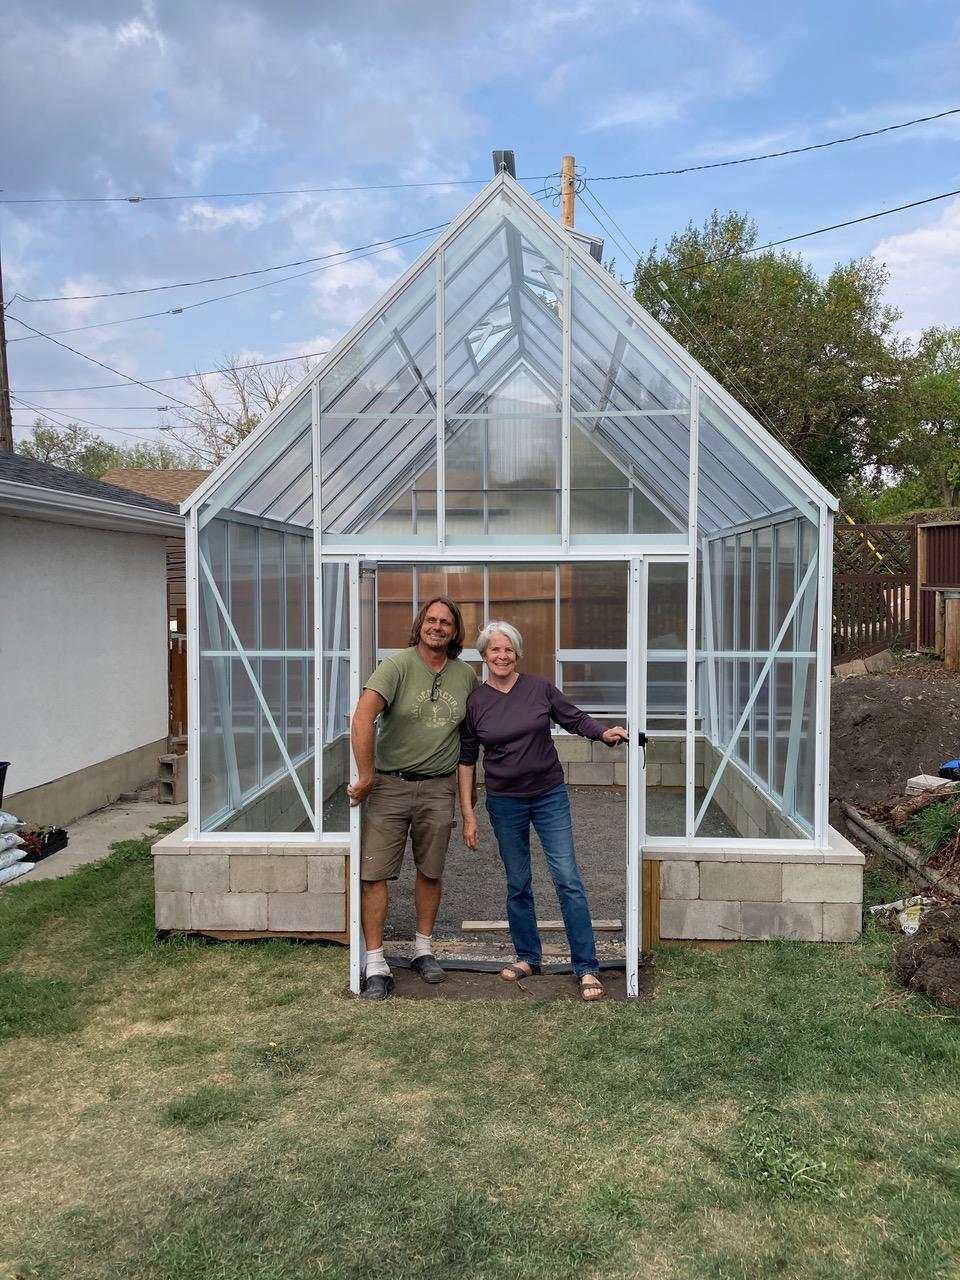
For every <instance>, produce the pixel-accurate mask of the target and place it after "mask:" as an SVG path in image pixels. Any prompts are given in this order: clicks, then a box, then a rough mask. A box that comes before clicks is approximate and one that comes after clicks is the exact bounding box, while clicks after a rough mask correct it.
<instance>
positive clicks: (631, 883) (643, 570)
mask: <svg viewBox="0 0 960 1280" xmlns="http://www.w3.org/2000/svg"><path fill="white" fill-rule="evenodd" d="M627 591H628V595H627V725H626V727H627V729H628V730H629V733H630V740H629V742H628V744H627V912H626V917H627V918H626V930H625V933H626V979H627V995H628V996H638V995H639V994H640V973H639V970H640V951H641V948H642V946H643V937H642V929H641V923H640V922H641V911H640V908H641V901H640V896H641V887H640V869H641V864H642V846H643V840H644V830H645V825H644V814H645V809H646V786H645V784H644V777H643V768H644V764H645V763H646V741H647V737H646V701H647V699H646V685H647V680H646V670H647V654H646V649H647V628H646V614H647V608H646V605H647V567H646V565H645V564H644V562H643V561H642V560H639V559H633V560H631V561H630V578H629V582H628V587H627Z"/></svg>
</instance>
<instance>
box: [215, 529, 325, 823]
mask: <svg viewBox="0 0 960 1280" xmlns="http://www.w3.org/2000/svg"><path fill="white" fill-rule="evenodd" d="M198 555H199V560H200V568H201V570H202V572H203V576H204V577H205V578H206V580H207V584H208V585H209V587H210V592H211V594H212V595H213V598H214V600H216V602H217V609H218V610H219V611H220V616H221V617H222V618H223V622H224V626H225V627H226V628H227V630H228V631H229V633H230V638H231V639H232V640H233V643H234V644H235V645H236V646H237V657H238V658H239V659H240V661H241V662H242V663H243V666H244V670H245V671H246V673H247V678H248V679H249V681H250V685H251V687H252V689H253V692H254V695H255V696H256V699H257V701H258V702H259V703H260V710H261V711H262V712H263V714H264V717H265V719H266V721H267V724H268V725H269V726H270V732H271V733H272V734H273V736H274V740H275V741H276V744H277V747H278V748H279V751H280V754H281V756H282V757H283V763H284V764H285V765H286V766H287V772H288V773H289V774H290V778H291V780H292V782H293V785H294V787H295V788H296V791H297V795H298V796H299V797H300V800H301V802H302V803H303V807H304V810H305V811H306V814H307V817H308V818H309V819H310V825H311V826H312V827H313V829H314V831H316V829H317V819H316V815H315V814H314V812H313V806H312V805H311V804H310V801H309V800H308V799H307V793H306V792H305V791H304V789H303V784H302V783H301V781H300V779H299V777H298V776H297V771H296V769H295V768H294V767H293V761H292V760H291V759H290V755H289V753H288V751H287V744H286V743H285V742H284V740H283V738H282V736H281V734H280V730H279V729H278V728H277V725H276V721H275V720H274V718H273V716H272V714H271V712H270V707H269V706H268V704H267V700H266V698H265V697H264V696H263V690H262V689H261V688H260V683H259V681H258V680H257V678H256V676H255V675H254V674H253V667H251V665H250V659H249V658H248V657H247V655H246V653H245V652H244V648H243V645H242V644H241V643H240V637H239V636H238V635H237V631H236V628H235V627H234V625H233V620H232V619H231V617H230V614H229V613H228V612H227V606H226V605H225V604H224V602H223V596H222V595H221V594H220V592H219V590H218V589H217V584H216V581H215V580H214V577H213V574H212V573H211V572H210V566H209V565H208V564H207V561H206V558H205V556H204V554H203V552H202V551H200V552H198Z"/></svg>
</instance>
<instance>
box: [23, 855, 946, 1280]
mask: <svg viewBox="0 0 960 1280" xmlns="http://www.w3.org/2000/svg"><path fill="white" fill-rule="evenodd" d="M151 873H152V868H151V863H150V858H149V847H148V842H146V841H142V842H134V843H128V844H122V845H117V846H115V849H114V852H113V854H112V856H111V858H110V859H109V860H108V861H107V862H106V863H103V864H101V865H99V866H96V867H90V868H86V869H83V870H81V871H79V872H77V873H76V874H74V875H72V876H71V877H69V878H68V879H65V880H58V881H40V882H37V883H31V884H26V885H22V886H20V887H19V888H13V889H11V890H9V891H6V892H4V893H3V894H2V895H0V1077H2V1080H3V1088H2V1101H0V1186H2V1199H0V1277H3V1280H8V1278H9V1277H14V1276H18V1277H30V1278H40V1277H42V1278H44V1280H70V1278H72V1277H84V1278H86V1277H91V1278H92V1277H110V1278H111V1280H112V1278H113V1277H118V1278H119V1277H124V1278H126V1277H131V1278H132V1277H137V1278H139V1280H161V1278H162V1280H168V1278H169V1280H174V1278H176V1280H193V1278H194V1277H196V1278H199V1277H203V1278H204V1280H238V1278H239V1277H257V1280H281V1278H282V1280H290V1278H292V1277H307V1276H311V1277H312V1276H329V1277H368V1276H380V1275H383V1276H386V1277H390V1278H391V1280H405V1278H407V1277H417V1278H425V1277H436V1278H437V1280H439V1278H440V1277H443V1278H444V1280H447V1278H448V1277H461V1276H462V1277H469V1278H470V1280H487V1278H490V1280H494V1278H497V1280H499V1278H501V1277H502V1278H503V1280H513V1278H514V1277H537V1278H538V1280H542V1278H546V1277H570V1276H585V1277H634V1276H638V1277H646V1276H651V1277H653V1276H656V1277H658V1278H665V1280H670V1278H672V1277H713V1278H715V1280H752V1278H753V1277H756V1278H757V1280H760V1278H763V1280H766V1278H767V1277H777V1276H782V1277H794V1276H795V1277H811V1278H812V1277H818V1278H819V1277H843V1278H844V1280H852V1278H855V1277H870V1280H882V1278H884V1277H890V1280H894V1278H896V1280H905V1278H907V1277H909V1278H910V1280H914V1278H915V1277H928V1276H931V1277H933V1276H945V1277H946V1276H957V1275H958V1274H960V1173H958V1158H957V1157H958V1152H960V1088H958V1084H960V1022H957V1021H956V1020H953V1021H951V1020H948V1019H947V1018H945V1016H944V1014H945V1011H944V1010H943V1009H941V1008H939V1007H937V1006H935V1005H933V1004H931V1003H929V1002H928V1001H926V1000H925V999H924V998H922V997H917V996H912V995H907V994H906V993H903V992H900V991H899V990H898V989H897V988H895V987H894V985H893V984H892V979H891V975H890V956H891V950H892V946H893V938H892V936H891V935H890V934H888V933H882V932H880V931H878V930H876V929H875V928H873V927H871V929H870V931H869V932H868V933H867V935H866V937H865V938H864V940H863V941H862V942H861V943H858V944H856V945H852V946H816V945H809V944H799V943H798V944H772V943H768V944H755V945H748V944H744V945H742V946H736V947H730V948H728V949H726V950H723V951H703V950H695V949H692V948H680V947H677V948H664V949H662V950H661V951H660V952H659V953H658V955H657V957H656V966H657V974H658V980H657V995H656V998H655V1000H654V1001H653V1002H650V1003H643V1004H631V1005H625V1004H619V1005H617V1004H613V1003H612V1002H609V1003H605V1004H603V1005H600V1006H598V1007H587V1006H585V1005H582V1004H578V1003H573V1002H571V1003H569V1004H568V1003H566V1002H555V1003H548V1004H543V1005H537V1006H526V1005H517V1004H512V1003H507V1004H502V1005H501V1004H496V1003H489V1004H487V1003H463V1004H457V1003H454V1002H446V1001H429V1002H402V1001H392V1002H388V1003H387V1004H385V1005H368V1004H365V1003H363V1002H358V1001H353V1000H351V999H348V998H344V996H343V994H342V993H343V989H344V986H345V982H346V971H347V957H346V953H345V952H344V951H343V950H341V949H339V948H333V947H320V946H296V945H290V944H286V943H281V942H271V943H267V944H263V945H248V946H242V945H227V946H214V945H204V944H202V943H198V942H191V941H186V942H185V941H177V940H169V941H167V942H164V943H160V944H158V943H157V942H156V941H155V938H154V932H153V914H152V911H153V908H152V882H151ZM869 889H870V892H871V894H872V900H874V901H878V900H879V901H883V900H887V899H888V898H889V897H892V896H896V892H898V891H899V886H898V885H897V884H896V883H895V882H892V881H891V880H890V879H889V878H887V879H886V880H885V881H883V880H882V879H881V877H879V876H875V877H874V878H873V882H872V883H871V884H870V886H869Z"/></svg>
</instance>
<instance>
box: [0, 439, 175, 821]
mask: <svg viewBox="0 0 960 1280" xmlns="http://www.w3.org/2000/svg"><path fill="white" fill-rule="evenodd" d="M128 499H132V495H128V494H124V493H123V491H121V490H118V489H112V488H111V487H109V486H105V485H100V484H98V483H97V482H92V481H87V480H85V479H83V478H81V477H76V476H73V475H71V474H70V473H65V472H63V471H61V470H60V469H59V468H54V467H50V466H46V465H45V464H36V463H28V462H27V460H25V459H20V458H18V457H16V456H11V455H6V457H5V458H4V459H3V463H2V465H0V548H2V554H0V760H8V761H9V762H10V768H9V771H8V773H7V778H6V789H5V796H4V808H6V809H9V810H11V811H12V812H14V813H16V814H17V816H18V817H19V818H21V819H23V820H25V821H31V822H44V823H51V824H66V823H69V822H71V821H72V820H73V819H75V818H77V817H79V816H81V815H82V814H84V813H89V812H90V811H91V810H93V809H96V808H99V807H101V806H102V805H104V804H108V803H110V802H111V801H113V800H115V799H116V798H117V796H118V795H119V794H120V792H121V791H126V790H130V789H132V788H134V787H137V786H139V785H141V784H142V783H143V782H145V781H148V780H149V779H151V778H153V777H156V772H157V756H158V755H160V754H162V753H163V752H164V751H165V750H166V745H167V726H168V696H169V695H168V678H167V663H168V659H167V644H168V641H167V608H166V557H167V549H166V538H167V536H169V535H170V534H172V533H174V532H175V529H176V523H177V520H178V518H177V517H176V516H175V514H174V513H172V512H171V511H170V509H169V508H168V507H166V505H165V504H163V503H158V502H155V501H152V500H150V499H137V500H134V501H138V502H146V503H150V506H149V507H147V508H142V509H138V508H137V507H135V506H129V505H127V501H128ZM18 510H22V511H23V514H22V515H21V514H16V512H17V511H18Z"/></svg>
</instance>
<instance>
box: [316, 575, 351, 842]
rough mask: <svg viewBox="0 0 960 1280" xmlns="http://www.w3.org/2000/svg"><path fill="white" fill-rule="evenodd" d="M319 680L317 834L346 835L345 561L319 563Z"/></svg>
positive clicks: (347, 581) (347, 690)
mask: <svg viewBox="0 0 960 1280" xmlns="http://www.w3.org/2000/svg"><path fill="white" fill-rule="evenodd" d="M321 574H322V590H323V594H322V601H323V619H322V623H323V629H322V630H323V634H322V642H323V675H322V680H321V686H322V688H321V716H322V720H321V738H322V742H323V760H322V762H321V778H322V785H323V804H322V806H321V814H320V822H321V830H322V831H324V832H325V833H326V834H331V833H332V834H338V835H339V834H345V833H346V832H347V831H348V830H349V826H350V817H349V801H348V800H347V796H346V792H345V790H344V788H345V787H346V785H347V783H348V782H349V780H350V713H351V710H352V708H351V706H350V572H349V566H348V565H347V563H346V562H345V561H333V562H328V563H324V564H323V566H322V568H321Z"/></svg>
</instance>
